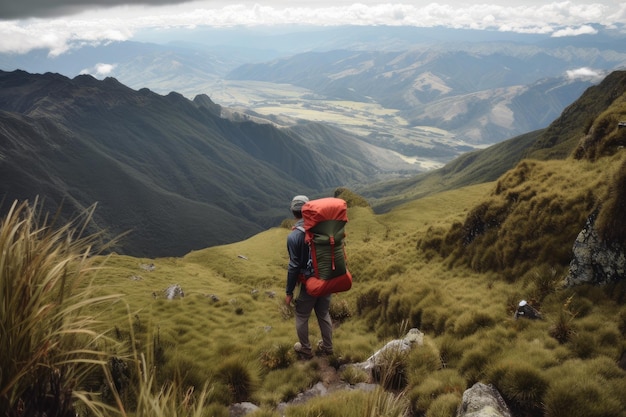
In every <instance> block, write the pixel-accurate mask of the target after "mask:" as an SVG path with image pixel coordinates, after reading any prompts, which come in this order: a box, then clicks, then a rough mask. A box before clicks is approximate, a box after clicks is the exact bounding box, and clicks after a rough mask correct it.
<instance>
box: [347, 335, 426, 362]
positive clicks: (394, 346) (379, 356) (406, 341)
mask: <svg viewBox="0 0 626 417" xmlns="http://www.w3.org/2000/svg"><path fill="white" fill-rule="evenodd" d="M423 344H424V333H422V332H421V331H419V329H415V328H413V329H411V330H409V331H408V333H407V334H406V336H404V338H403V339H395V340H392V341H390V342H388V343H387V344H386V345H385V346H383V347H382V348H380V349H379V350H378V351H376V353H374V354H373V355H372V356H370V357H369V358H368V359H367V360H366V361H365V362H361V363H357V364H354V366H355V367H357V368H360V369H362V370H364V371H367V372H372V370H373V369H374V368H376V366H378V365H380V364H381V362H384V360H385V355H386V354H387V353H388V352H389V351H395V352H406V351H409V350H411V348H412V347H413V346H414V345H417V346H422V345H423Z"/></svg>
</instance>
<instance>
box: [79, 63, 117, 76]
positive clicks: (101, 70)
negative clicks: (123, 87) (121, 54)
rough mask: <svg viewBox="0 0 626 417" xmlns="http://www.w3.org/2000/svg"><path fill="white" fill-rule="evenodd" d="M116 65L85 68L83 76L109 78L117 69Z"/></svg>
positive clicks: (101, 64) (97, 65) (99, 64)
mask: <svg viewBox="0 0 626 417" xmlns="http://www.w3.org/2000/svg"><path fill="white" fill-rule="evenodd" d="M116 66H117V65H116V64H103V63H97V64H96V65H94V66H93V68H85V69H83V70H82V71H80V73H81V74H83V75H84V74H89V75H93V76H94V77H96V78H103V77H107V76H109V75H110V74H111V73H112V72H113V70H114V69H115V67H116Z"/></svg>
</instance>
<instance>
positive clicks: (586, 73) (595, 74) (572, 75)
mask: <svg viewBox="0 0 626 417" xmlns="http://www.w3.org/2000/svg"><path fill="white" fill-rule="evenodd" d="M566 75H567V78H568V79H570V80H576V79H589V80H594V81H597V80H600V79H602V78H604V74H603V72H602V71H599V70H594V69H592V68H588V67H582V68H577V69H573V70H569V71H566Z"/></svg>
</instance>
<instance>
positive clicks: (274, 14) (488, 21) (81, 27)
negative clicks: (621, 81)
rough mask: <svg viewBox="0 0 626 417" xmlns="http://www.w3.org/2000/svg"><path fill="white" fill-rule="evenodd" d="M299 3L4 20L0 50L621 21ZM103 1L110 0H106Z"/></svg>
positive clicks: (624, 14)
mask: <svg viewBox="0 0 626 417" xmlns="http://www.w3.org/2000/svg"><path fill="white" fill-rule="evenodd" d="M35 1H36V0H27V1H26V2H27V3H28V2H30V3H34V2H35ZM41 1H42V2H44V1H45V2H49V1H48V0H41ZM78 1H79V0H62V1H61V4H64V5H66V6H68V7H69V6H70V5H71V4H75V3H78ZM91 1H92V3H93V2H97V1H105V0H91ZM115 1H116V2H121V1H123V0H115ZM137 1H139V0H137ZM146 1H147V0H146ZM162 1H163V2H168V0H162ZM172 1H173V2H175V3H176V2H177V0H172ZM181 1H182V0H181ZM154 3H155V2H151V4H154ZM157 3H158V1H157ZM179 3H180V2H179ZM223 3H224V2H222V4H223ZM301 3H303V2H299V1H295V2H294V1H290V2H286V5H285V6H284V7H276V6H267V5H260V4H255V5H254V6H248V5H244V4H234V5H232V4H231V5H222V6H220V7H218V0H202V1H196V2H190V3H180V4H176V5H167V6H161V7H149V8H146V7H139V6H124V7H121V6H120V7H117V8H106V9H98V10H97V11H92V12H83V13H80V14H77V15H72V16H70V17H66V18H55V19H41V18H38V19H27V20H4V21H0V53H2V52H12V53H25V52H28V51H30V50H33V49H47V50H48V51H49V54H50V55H51V56H56V55H59V54H62V53H65V52H67V51H68V50H70V49H71V48H73V47H79V46H80V45H83V44H85V43H92V44H93V43H100V42H108V41H123V40H128V39H131V38H132V37H133V36H134V34H135V33H137V32H138V31H140V30H142V29H147V28H174V27H175V28H189V29H190V30H191V29H193V28H195V27H199V26H215V27H233V26H241V25H246V26H253V25H272V24H294V25H297V24H303V25H304V24H306V25H323V26H330V25H392V26H418V27H435V26H444V27H450V28H469V29H489V30H497V31H503V32H518V33H540V34H550V35H552V36H576V35H582V34H594V33H596V29H594V27H593V26H591V23H594V24H598V25H603V26H605V27H613V26H614V25H616V24H621V22H624V21H626V4H622V5H613V6H609V5H608V4H599V3H591V4H574V3H572V2H570V1H564V2H558V3H548V4H545V3H544V4H540V5H519V4H518V5H515V6H512V5H507V6H504V5H497V4H474V5H466V6H459V7H456V6H452V5H450V4H440V3H430V4H426V5H424V6H417V5H414V4H404V3H386V4H372V5H368V4H363V3H354V4H349V5H341V4H342V2H341V0H338V1H337V2H336V3H337V5H335V6H324V7H321V6H304V7H301V6H300V7H299V6H297V5H298V4H301ZM307 3H308V4H309V5H311V4H315V3H313V2H307ZM107 4H112V3H109V2H108V1H107Z"/></svg>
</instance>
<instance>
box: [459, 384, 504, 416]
mask: <svg viewBox="0 0 626 417" xmlns="http://www.w3.org/2000/svg"><path fill="white" fill-rule="evenodd" d="M456 417H512V415H511V412H510V411H509V407H507V405H506V403H505V402H504V399H503V398H502V396H501V395H500V393H499V392H498V390H497V389H496V388H495V387H494V386H493V385H491V384H489V385H486V384H483V383H482V382H477V383H475V384H474V386H472V387H471V388H469V389H467V390H465V392H464V393H463V400H462V401H461V404H460V405H459V408H458V409H457V411H456Z"/></svg>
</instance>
